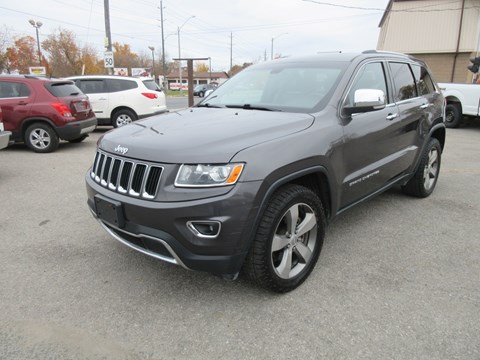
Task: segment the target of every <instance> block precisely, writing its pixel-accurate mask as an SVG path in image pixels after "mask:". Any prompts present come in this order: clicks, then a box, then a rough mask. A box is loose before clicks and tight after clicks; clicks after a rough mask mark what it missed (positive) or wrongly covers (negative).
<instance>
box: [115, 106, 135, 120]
mask: <svg viewBox="0 0 480 360" xmlns="http://www.w3.org/2000/svg"><path fill="white" fill-rule="evenodd" d="M122 110H128V111H131V112H133V113H134V114H135V117H136V118H137V119H138V114H137V112H136V111H135V110H133V109H132V108H131V107H128V106H124V105H121V106H117V107H115V108H114V109H112V111H111V112H110V120H111V119H113V116H114V115H115V114H116V113H117V112H119V111H122Z"/></svg>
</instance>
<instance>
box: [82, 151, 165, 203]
mask: <svg viewBox="0 0 480 360" xmlns="http://www.w3.org/2000/svg"><path fill="white" fill-rule="evenodd" d="M162 172H163V167H162V166H159V165H157V164H152V163H148V162H143V161H142V162H140V161H135V160H132V159H126V158H122V157H121V156H116V155H110V154H108V153H105V152H103V151H100V150H97V153H96V155H95V159H94V161H93V166H92V170H91V173H90V177H91V178H92V179H93V180H94V181H95V182H97V183H98V184H99V185H101V186H103V187H105V188H107V189H109V190H111V191H115V192H118V193H120V194H124V195H129V196H132V197H141V198H144V199H148V200H152V199H154V198H155V196H156V195H157V192H158V188H159V183H160V178H161V175H162Z"/></svg>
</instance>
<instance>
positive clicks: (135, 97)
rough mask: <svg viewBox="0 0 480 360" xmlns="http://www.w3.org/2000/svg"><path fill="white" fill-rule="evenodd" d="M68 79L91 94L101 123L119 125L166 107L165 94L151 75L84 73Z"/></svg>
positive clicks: (155, 112)
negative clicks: (129, 75) (131, 75)
mask: <svg viewBox="0 0 480 360" xmlns="http://www.w3.org/2000/svg"><path fill="white" fill-rule="evenodd" d="M68 79H70V80H73V81H75V84H76V85H77V86H78V87H79V88H80V90H82V91H83V92H84V93H85V94H87V95H88V98H89V100H90V104H91V105H92V108H93V111H94V112H95V116H96V117H97V119H98V125H113V126H114V127H119V126H123V125H126V124H129V123H131V122H132V121H135V120H137V119H142V118H145V117H148V116H152V115H155V114H158V113H162V112H165V111H167V106H166V104H165V94H164V93H163V92H162V90H161V88H160V87H159V86H158V85H157V84H156V83H155V81H154V80H153V79H152V78H149V77H128V76H115V75H83V76H71V77H68Z"/></svg>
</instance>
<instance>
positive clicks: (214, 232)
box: [187, 221, 222, 239]
mask: <svg viewBox="0 0 480 360" xmlns="http://www.w3.org/2000/svg"><path fill="white" fill-rule="evenodd" d="M221 227H222V226H221V223H220V222H219V221H188V222H187V228H188V229H189V230H190V231H191V232H192V233H193V234H194V235H195V236H198V237H200V238H211V239H213V238H216V237H217V236H218V234H220V229H221Z"/></svg>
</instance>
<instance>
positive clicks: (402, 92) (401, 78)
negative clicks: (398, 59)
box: [390, 62, 417, 101]
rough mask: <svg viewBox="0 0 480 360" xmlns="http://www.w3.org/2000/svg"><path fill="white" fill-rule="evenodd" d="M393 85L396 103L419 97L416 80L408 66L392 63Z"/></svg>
mask: <svg viewBox="0 0 480 360" xmlns="http://www.w3.org/2000/svg"><path fill="white" fill-rule="evenodd" d="M390 69H391V70H392V79H393V84H394V85H395V91H396V92H395V101H401V100H407V99H411V98H414V97H417V87H416V86H415V79H414V78H413V75H412V71H411V70H410V66H408V64H403V63H394V62H392V63H390Z"/></svg>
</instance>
